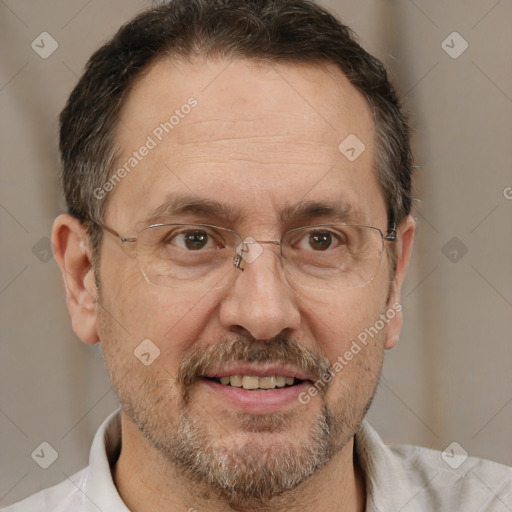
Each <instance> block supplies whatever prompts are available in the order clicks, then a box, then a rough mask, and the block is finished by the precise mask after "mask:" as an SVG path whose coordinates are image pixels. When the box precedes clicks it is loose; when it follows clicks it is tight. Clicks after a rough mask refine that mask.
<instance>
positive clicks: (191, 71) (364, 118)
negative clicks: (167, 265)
mask: <svg viewBox="0 0 512 512" xmlns="http://www.w3.org/2000/svg"><path fill="white" fill-rule="evenodd" d="M190 97H194V98H195V99H196V100H197V105H196V106H195V107H193V108H191V109H188V108H186V109H181V107H182V105H185V104H187V101H188V99H189V98H190ZM180 109H181V110H180ZM176 110H179V111H180V113H181V115H180V116H179V122H178V123H177V124H176V125H175V126H174V128H173V129H172V131H170V132H169V133H165V132H163V133H160V132H159V131H157V132H155V131H154V130H155V128H157V127H158V126H159V125H160V123H163V122H166V121H168V120H169V118H170V116H171V115H173V114H174V113H175V111H176ZM185 111H186V112H188V111H190V112H189V113H187V114H184V112H185ZM174 121H176V119H174ZM155 133H160V135H161V140H159V139H158V137H157V136H156V135H155ZM350 134H355V135H356V136H357V138H358V139H360V140H361V141H362V142H363V143H364V145H365V150H364V151H363V152H362V153H361V154H360V156H359V157H358V158H357V159H356V160H354V161H351V160H350V159H349V158H347V157H346V156H345V155H344V154H343V153H342V152H340V150H339V149H338V146H339V145H340V143H341V142H342V141H343V140H344V139H345V138H346V137H347V136H348V135H350ZM148 136H151V138H152V139H153V140H154V141H155V142H156V143H157V144H156V147H154V148H152V149H151V150H150V151H149V152H148V154H147V155H146V156H144V157H143V158H141V160H140V162H138V163H137V165H136V166H135V167H134V168H133V170H131V172H130V173H129V174H128V175H127V176H126V177H125V178H124V179H122V181H121V182H120V183H119V184H118V185H117V187H116V188H115V190H114V192H113V193H112V195H111V197H110V199H109V204H108V207H107V212H106V217H105V219H104V223H105V224H106V225H107V226H110V227H112V228H114V229H115V230H116V231H118V232H119V233H121V234H123V235H125V236H136V233H137V231H138V229H141V228H142V227H145V226H144V223H143V221H142V219H147V218H149V217H150V216H151V215H152V213H153V212H154V211H155V210H156V209H157V208H158V207H160V206H161V205H163V204H165V203H166V202H168V201H169V200H171V199H176V198H177V197H181V196H187V197H189V198H190V197H192V198H194V199H196V200H198V201H216V202H217V203H221V204H222V205H224V206H225V207H226V208H224V209H225V210H228V208H229V210H230V212H231V213H233V215H231V216H229V218H227V217H225V216H224V215H223V214H222V212H216V213H213V212H209V211H207V209H204V211H201V210H200V209H199V210H198V209H196V210H197V211H192V210H191V211H185V212H182V213H180V214H178V215H172V216H169V215H166V214H164V215H161V216H160V217H157V218H153V219H152V221H153V222H176V223H201V224H213V225H216V226H221V227H227V228H230V229H232V230H235V231H237V232H238V233H240V235H241V236H242V238H244V239H245V238H246V237H248V236H251V237H253V238H254V239H256V240H276V239H277V240H278V239H280V237H281V235H282V234H283V233H284V232H285V231H287V230H289V229H292V228H296V227H300V226H305V225H314V224H328V223H334V222H337V221H339V219H338V218H333V217H332V215H331V214H328V213H326V212H325V211H317V212H316V213H314V212H309V213H308V214H306V215H302V216H300V217H293V216H292V217H290V218H287V219H283V218H282V217H283V215H282V213H283V212H284V211H285V209H288V211H291V210H290V207H292V210H293V207H294V206H298V205H301V204H304V203H305V202H311V203H322V204H324V203H325V204H328V205H334V206H338V207H339V206H340V205H347V204H348V205H351V213H350V216H349V217H347V220H350V221H352V222H353V223H355V224H364V225H370V226H376V227H379V228H380V229H381V230H383V231H384V232H385V231H386V226H387V217H386V208H385V204H384V200H383V197H382V193H381V191H380V189H379V187H378V185H377V182H376V179H375V176H374V171H373V163H374V156H375V149H374V148H375V142H374V125H373V122H372V119H371V114H370V109H369V107H368V105H367V103H366V101H365V100H364V98H363V97H362V95H361V94H360V93H358V92H357V91H356V89H355V88H354V87H353V86H352V85H350V83H349V82H348V81H347V80H346V79H345V78H344V77H343V76H342V75H341V73H340V72H339V71H338V70H337V69H335V68H334V67H328V66H325V67H323V68H321V67H318V66H313V65H304V64H301V65H291V64H286V65H285V64H272V65H268V64H259V63H256V62H254V61H238V62H232V63H231V64H229V65H228V62H225V61H221V62H203V61H201V62H195V63H193V64H182V65H176V64H173V63H171V62H170V61H169V60H162V61H160V62H158V63H157V64H156V65H154V66H152V67H151V68H150V69H149V70H148V72H147V73H145V74H144V76H143V77H142V78H141V79H140V80H139V82H138V83H137V84H136V85H135V87H134V89H133V90H132V92H131V93H130V95H129V97H128V100H127V102H126V105H125V106H124V109H123V111H122V114H121V119H120V122H119V125H118V132H117V141H118V143H119V146H120V148H121V152H120V156H119V160H118V161H119V163H120V164H121V165H122V164H123V163H124V162H126V161H128V159H129V158H130V156H132V153H133V152H134V151H136V150H138V149H139V148H140V147H141V146H143V145H144V144H146V141H147V137H148ZM261 247H262V248H263V253H262V254H261V255H260V256H259V257H258V258H257V259H256V260H255V261H253V262H252V263H246V264H245V270H244V271H241V270H239V269H236V268H235V267H234V266H231V268H230V269H229V270H228V274H227V275H226V276H225V279H226V282H227V281H229V285H228V286H224V287H220V288H217V289H214V290H208V289H207V288H206V287H204V286H201V283H200V282H198V283H197V286H183V287H181V288H180V286H176V287H172V288H166V287H159V286H155V285H153V284H150V283H149V282H148V281H147V280H146V279H145V278H144V276H143V274H142V273H141V271H140V270H139V267H138V263H137V260H136V259H135V258H133V257H130V255H129V254H128V253H129V251H125V250H123V248H122V247H121V244H120V243H119V241H118V240H116V239H115V238H114V237H112V236H110V235H109V234H105V237H104V241H103V246H102V250H101V264H100V270H99V277H100V283H101V299H100V300H101V307H98V309H97V315H98V322H97V330H98V335H99V338H100V339H101V343H102V348H103V352H104V356H105V360H106V365H107V368H108V370H109V373H110V376H111V379H112V382H113V384H114V386H115V388H116V390H117V392H118V394H119V397H120V400H121V403H122V406H123V409H124V411H125V412H126V413H127V415H128V417H129V418H130V419H131V420H132V421H133V422H134V423H135V424H136V425H137V426H138V427H139V429H141V431H142V432H143V433H144V434H145V436H146V437H147V438H148V439H149V440H150V441H151V442H152V444H153V445H154V446H155V447H157V449H158V450H159V451H160V452H161V453H162V454H163V455H165V456H166V457H167V458H168V459H169V460H171V461H172V462H173V464H176V465H178V466H183V467H187V468H188V469H189V470H190V471H191V472H192V473H193V474H195V476H196V477H197V478H199V479H202V480H203V481H209V482H210V483H211V484H212V485H213V486H214V487H215V488H217V489H218V490H219V491H220V492H221V493H223V494H224V495H225V496H230V497H231V499H232V500H233V501H237V500H238V501H241V500H242V498H243V497H244V496H245V498H246V499H250V498H251V496H252V497H253V498H264V497H270V496H271V495H274V494H276V493H279V492H282V491H283V490H285V489H289V488H292V487H294V486H296V485H297V484H298V483H300V482H302V481H304V480H305V479H306V478H308V477H309V476H311V474H313V473H314V472H315V471H317V470H318V469H319V468H321V467H322V466H324V465H325V464H326V463H327V462H328V461H329V460H330V459H331V458H332V457H333V456H334V455H335V454H336V453H338V452H339V451H340V450H341V449H342V448H343V446H345V445H346V443H347V441H349V440H350V439H351V437H352V436H353V434H354V432H355V430H356V429H357V427H358V425H359V423H360V422H361V420H362V418H363V416H364V413H365V412H366V408H367V406H368V405H369V402H370V401H371V398H372V397H373V395H374V392H375V389H376V385H377V382H378V379H379V375H380V370H381V365H382V359H383V352H384V348H385V345H386V341H387V329H388V327H389V325H387V324H386V325H385V326H384V327H383V328H382V329H380V330H379V332H378V334H375V335H373V336H372V337H369V338H368V342H367V343H366V344H362V343H359V346H360V351H359V352H358V353H357V354H355V355H354V356H353V358H352V359H351V360H350V361H347V359H346V358H344V354H346V352H347V351H349V350H350V347H351V343H352V341H353V340H356V339H357V336H358V335H359V334H360V333H361V332H362V331H364V330H365V329H368V328H370V327H372V326H374V325H375V324H376V321H377V320H378V319H379V316H380V315H381V314H382V313H385V312H386V310H388V309H389V308H390V307H391V306H392V301H393V296H392V298H391V299H389V302H387V298H388V293H389V290H390V279H389V266H388V259H387V256H386V254H384V257H383V260H382V264H381V266H380V268H379V271H378V273H377V275H376V276H375V278H374V279H373V280H372V281H371V282H370V283H368V284H367V285H366V286H364V287H360V288H354V289H345V290H343V289H342V290H332V289H315V288H304V287H300V286H298V285H297V284H295V283H294V281H292V280H289V279H287V278H286V275H285V274H284V273H283V270H282V267H281V263H280V260H279V249H278V247H277V246H275V245H272V244H262V246H261ZM394 321H398V320H396V319H395V320H390V322H391V323H393V322H394ZM147 339H149V340H151V343H152V344H154V345H155V346H156V347H158V349H159V350H160V355H159V357H158V358H156V359H155V360H154V361H153V362H152V363H151V364H150V365H145V364H143V363H142V362H141V361H140V360H139V359H138V358H137V357H136V356H135V355H134V350H135V349H136V348H137V347H138V345H139V344H140V343H141V342H142V341H143V340H147ZM146 343H147V342H146ZM339 358H342V359H343V358H344V359H343V360H344V361H345V363H344V364H343V368H342V370H339V371H337V372H336V371H335V372H334V374H335V377H334V378H333V380H332V382H331V383H330V384H329V385H328V386H326V388H325V391H322V392H320V393H318V394H316V395H314V394H309V393H308V389H310V387H311V381H315V380H316V379H318V378H320V377H321V376H322V375H323V374H324V373H325V368H326V367H328V366H330V365H333V364H334V363H335V362H336V361H339V360H340V359H339ZM337 368H339V367H337ZM229 375H247V376H260V377H264V376H267V377H268V376H269V375H275V376H280V375H281V376H287V377H294V376H298V377H299V378H300V379H301V380H303V381H304V382H303V383H302V384H298V385H295V386H292V387H283V388H276V389H272V390H245V389H244V388H237V387H232V386H226V385H224V384H222V383H220V382H218V379H219V378H220V377H221V376H224V377H225V376H229ZM251 382H253V383H254V380H252V381H251ZM256 382H259V383H261V382H264V381H256ZM301 393H302V395H300V394H301ZM304 393H306V394H304ZM306 395H307V396H308V397H309V399H308V400H304V399H302V400H299V396H302V397H303V398H304V397H305V396H306ZM306 401H307V402H308V403H303V402H306ZM235 484H236V489H237V490H238V492H239V495H237V491H236V490H235Z"/></svg>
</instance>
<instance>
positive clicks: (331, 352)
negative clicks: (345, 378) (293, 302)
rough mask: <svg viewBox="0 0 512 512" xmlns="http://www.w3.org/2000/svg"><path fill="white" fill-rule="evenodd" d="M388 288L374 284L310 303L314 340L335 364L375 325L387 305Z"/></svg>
mask: <svg viewBox="0 0 512 512" xmlns="http://www.w3.org/2000/svg"><path fill="white" fill-rule="evenodd" d="M384 288H385V287H383V286H382V284H377V283H374V282H372V283H370V284H368V285H367V286H365V287H364V288H359V289H353V290H342V291H336V292H328V293H324V294H323V296H321V297H317V299H316V300H310V301H309V308H310V312H311V313H309V314H308V323H309V327H310V329H311V331H312V337H313V339H314V340H315V342H316V344H317V347H318V348H319V349H320V350H321V352H322V353H323V354H325V355H326V356H327V357H328V358H329V360H330V361H331V363H332V362H334V361H336V360H337V358H338V357H340V356H343V354H345V352H346V351H347V350H350V347H351V344H352V342H353V341H354V340H357V339H358V336H359V337H361V333H365V330H367V329H369V328H371V327H372V326H374V324H375V322H376V320H377V319H378V318H379V315H380V314H381V313H382V311H383V309H384V306H385V299H386V295H385V291H384ZM379 339H380V337H379Z"/></svg>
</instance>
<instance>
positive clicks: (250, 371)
mask: <svg viewBox="0 0 512 512" xmlns="http://www.w3.org/2000/svg"><path fill="white" fill-rule="evenodd" d="M313 382H314V379H313V377H310V376H308V375H306V374H303V373H301V372H299V371H297V370H294V369H291V368H284V367H254V366H253V365H242V366H238V367H236V368H226V369H224V370H219V371H211V372H206V373H205V374H204V375H202V376H201V377H200V378H199V379H198V383H199V384H200V385H201V386H202V388H203V390H206V391H207V392H208V393H209V403H215V402H216V401H217V400H221V401H225V402H227V405H228V406H229V407H234V408H236V409H237V410H241V411H243V412H246V413H251V414H271V413H275V412H283V411H284V410H289V408H290V407H297V406H298V405H300V402H299V400H298V397H299V395H300V393H302V392H304V391H306V390H307V389H308V388H309V387H311V386H312V385H313Z"/></svg>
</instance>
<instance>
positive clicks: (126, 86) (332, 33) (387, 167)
mask: <svg viewBox="0 0 512 512" xmlns="http://www.w3.org/2000/svg"><path fill="white" fill-rule="evenodd" d="M198 55H200V56H203V57H206V58H208V57H225V58H229V59H241V58H246V59H260V60H267V61H271V62H327V63H333V64H336V65H337V66H338V67H339V69H340V70H341V71H342V72H343V74H344V75H345V76H346V77H347V78H348V80H349V81H350V82H351V83H352V84H353V85H354V86H355V87H356V88H357V89H358V90H359V91H360V92H361V93H362V94H363V95H364V96H365V97H366V99H367V101H368V103H369V105H370V107H371V111H372V113H373V117H374V122H375V127H376V148H377V151H376V153H377V154H376V156H375V172H376V178H377V181H378V183H379V186H380V187H381V190H382V193H383V196H384V200H385V203H386V208H387V214H388V228H390V227H392V226H393V225H395V224H396V225H398V224H399V223H400V222H401V220H402V219H404V217H406V216H407V215H408V214H409V213H410V210H411V187H412V179H411V175H412V155H411V148H410V140H409V129H408V125H407V122H406V120H405V118H404V115H403V112H402V109H401V106H400V102H399V100H398V98H397V95H396V93H395V90H394V89H393V86H392V85H391V83H390V82H389V80H388V77H387V73H386V71H385V69H384V67H383V66H382V64H381V63H380V61H379V60H377V59H376V58H375V57H373V56H371V55H370V54H369V53H368V52H366V51H365V50H364V49H363V48H362V47H361V46H360V45H359V44H358V43H357V42H356V40H355V37H354V34H353V33H352V31H351V30H350V29H349V28H348V27H346V26H345V25H343V24H341V23H340V22H339V21H338V20H337V19H336V18H335V17H334V16H332V15H331V14H330V13H329V12H328V11H326V10H325V9H323V8H322V7H320V6H318V5H316V4H314V3H313V2H310V1H307V0H275V1H274V0H171V1H168V2H166V3H163V4H162V5H160V6H158V7H154V8H151V9H149V10H147V11H145V12H143V13H141V14H140V15H138V16H137V17H136V18H134V19H133V20H132V21H130V22H129V23H127V24H126V25H124V26H123V27H121V28H120V29H119V31H118V32H117V34H116V35H115V36H114V37H113V38H112V40H111V41H109V42H108V43H107V44H105V45H104V46H102V47H101V48H100V49H99V50H97V51H96V52H95V53H94V54H93V56H92V57H91V58H90V60H89V62H88V63H87V66H86V70H85V72H84V74H83V75H82V77H81V78H80V80H79V82H78V84H77V85H76V87H75V88H74V90H73V92H72V93H71V95H70V97H69V100H68V102H67V104H66V107H65V108H64V110H63V111H62V113H61V116H60V151H61V155H62V164H63V169H62V181H63V187H64V193H65V197H66V202H67V207H68V211H69V213H70V214H71V215H73V216H74V217H76V218H77V219H79V220H80V221H81V222H83V223H84V224H86V225H87V226H88V231H89V235H90V237H91V245H92V250H93V254H95V255H97V253H98V252H99V251H98V248H99V246H100V243H101V229H99V228H98V227H97V226H96V224H94V223H93V222H91V220H92V219H94V220H96V221H100V222H101V221H102V220H103V217H104V213H105V207H106V204H107V199H108V194H107V195H106V196H105V197H103V198H102V199H97V198H96V196H95V194H94V191H95V190H97V189H98V187H102V186H103V184H104V183H106V182H107V181H108V180H109V179H110V178H111V176H112V175H113V173H114V172H115V166H116V163H117V149H116V143H115V129H116V126H117V123H118V115H119V112H120V109H121V107H122V105H123V102H124V100H125V99H126V97H127V95H128V94H129V92H130V90H131V88H132V87H133V86H134V83H135V81H136V79H137V78H138V77H139V76H140V74H141V72H142V71H143V70H145V69H147V68H148V66H149V65H150V64H151V63H152V62H154V61H155V60H156V59H158V58H162V57H165V56H167V57H169V58H173V57H174V58H185V59H186V58H190V57H193V56H198ZM394 264H395V262H394V261H393V264H392V266H393V267H394Z"/></svg>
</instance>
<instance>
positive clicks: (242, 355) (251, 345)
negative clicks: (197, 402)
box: [176, 334, 330, 396]
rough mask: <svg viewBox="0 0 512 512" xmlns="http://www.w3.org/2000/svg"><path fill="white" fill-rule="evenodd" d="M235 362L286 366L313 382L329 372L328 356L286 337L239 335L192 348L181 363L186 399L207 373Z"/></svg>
mask: <svg viewBox="0 0 512 512" xmlns="http://www.w3.org/2000/svg"><path fill="white" fill-rule="evenodd" d="M234 362H239V363H260V364H264V363H277V364H286V365H288V366H292V367H293V368H295V369H297V370H300V371H301V372H303V373H305V374H306V375H311V376H312V377H313V378H314V381H316V380H318V379H321V378H322V376H324V375H325V374H326V373H327V372H329V371H330V370H329V368H330V362H329V359H327V357H325V356H323V355H321V354H318V353H316V352H314V351H313V350H310V349H308V348H306V347H304V346H303V345H300V344H299V343H298V342H297V341H296V340H294V339H293V338H292V337H290V336H287V335H285V334H279V335H277V336H275V337H274V338H272V339H269V340H257V339H255V338H252V337H249V336H237V337H236V338H234V339H231V340H227V341H225V342H223V343H218V344H215V345H211V346H208V347H204V346H202V347H192V348H191V349H190V350H189V351H188V352H187V353H186V354H185V356H184V357H183V359H182V361H181V364H180V367H179V370H178V373H177V376H176V382H177V384H179V385H181V386H182V388H183V389H184V393H185V396H186V395H187V394H188V390H189V389H190V387H191V386H192V385H193V384H194V382H195V381H196V380H197V379H198V378H200V377H201V376H202V375H204V374H205V373H206V372H208V371H212V370H218V369H219V368H222V366H223V365H225V364H226V363H234Z"/></svg>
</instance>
